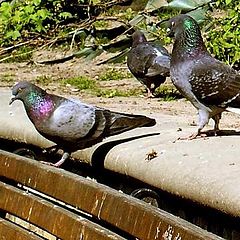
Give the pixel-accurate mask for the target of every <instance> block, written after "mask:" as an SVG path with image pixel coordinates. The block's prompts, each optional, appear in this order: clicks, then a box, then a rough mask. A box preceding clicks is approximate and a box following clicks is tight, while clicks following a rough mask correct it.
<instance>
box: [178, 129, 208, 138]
mask: <svg viewBox="0 0 240 240" xmlns="http://www.w3.org/2000/svg"><path fill="white" fill-rule="evenodd" d="M198 137H199V138H204V139H206V137H207V135H206V134H205V133H201V131H200V130H198V131H197V132H195V133H192V134H191V135H190V136H187V137H179V138H178V139H177V140H193V139H196V138H198Z"/></svg>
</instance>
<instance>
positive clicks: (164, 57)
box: [127, 31, 170, 97]
mask: <svg viewBox="0 0 240 240" xmlns="http://www.w3.org/2000/svg"><path fill="white" fill-rule="evenodd" d="M132 40H133V43H132V48H131V49H130V51H129V52H128V55H127V66H128V68H129V70H130V72H131V73H132V74H133V75H134V77H135V78H136V79H137V80H138V81H139V82H141V83H142V84H143V85H145V86H146V87H147V93H148V95H147V96H148V97H153V93H154V91H155V89H156V88H158V87H159V86H160V85H161V84H162V83H164V82H165V80H166V77H168V76H170V73H169V68H170V55H169V53H168V51H167V50H166V49H165V48H164V47H162V46H161V45H160V44H157V43H153V42H148V41H147V39H146V37H145V36H144V34H143V33H142V32H141V31H136V32H134V33H133V35H132Z"/></svg>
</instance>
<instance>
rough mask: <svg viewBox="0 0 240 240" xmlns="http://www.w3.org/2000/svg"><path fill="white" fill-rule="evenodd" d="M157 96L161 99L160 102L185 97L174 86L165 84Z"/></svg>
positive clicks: (157, 91) (156, 92)
mask: <svg viewBox="0 0 240 240" xmlns="http://www.w3.org/2000/svg"><path fill="white" fill-rule="evenodd" d="M155 95H156V96H157V97H159V98H160V101H173V100H176V99H180V98H182V97H183V96H182V95H181V94H180V93H179V92H178V90H177V89H176V88H175V87H174V86H173V85H168V84H163V85H161V86H160V87H159V88H157V89H156V91H155Z"/></svg>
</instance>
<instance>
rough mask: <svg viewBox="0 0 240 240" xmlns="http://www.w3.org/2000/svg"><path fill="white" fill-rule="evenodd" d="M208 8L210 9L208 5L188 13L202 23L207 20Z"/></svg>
mask: <svg viewBox="0 0 240 240" xmlns="http://www.w3.org/2000/svg"><path fill="white" fill-rule="evenodd" d="M207 10H208V7H204V8H198V9H196V10H194V11H191V12H189V13H187V15H189V16H191V17H193V18H194V19H195V20H196V21H197V22H198V23H199V24H200V23H202V22H203V21H205V19H206V12H207Z"/></svg>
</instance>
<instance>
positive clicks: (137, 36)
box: [132, 30, 147, 47]
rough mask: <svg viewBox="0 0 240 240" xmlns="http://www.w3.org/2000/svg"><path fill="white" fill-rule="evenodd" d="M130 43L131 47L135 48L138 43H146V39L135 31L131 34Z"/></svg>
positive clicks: (141, 33) (139, 32)
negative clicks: (131, 42)
mask: <svg viewBox="0 0 240 240" xmlns="http://www.w3.org/2000/svg"><path fill="white" fill-rule="evenodd" d="M132 41H133V44H132V46H133V47H135V46H137V45H138V44H139V43H143V42H147V39H146V37H145V35H144V34H143V32H141V31H139V30H137V31H135V32H134V33H133V34H132Z"/></svg>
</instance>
